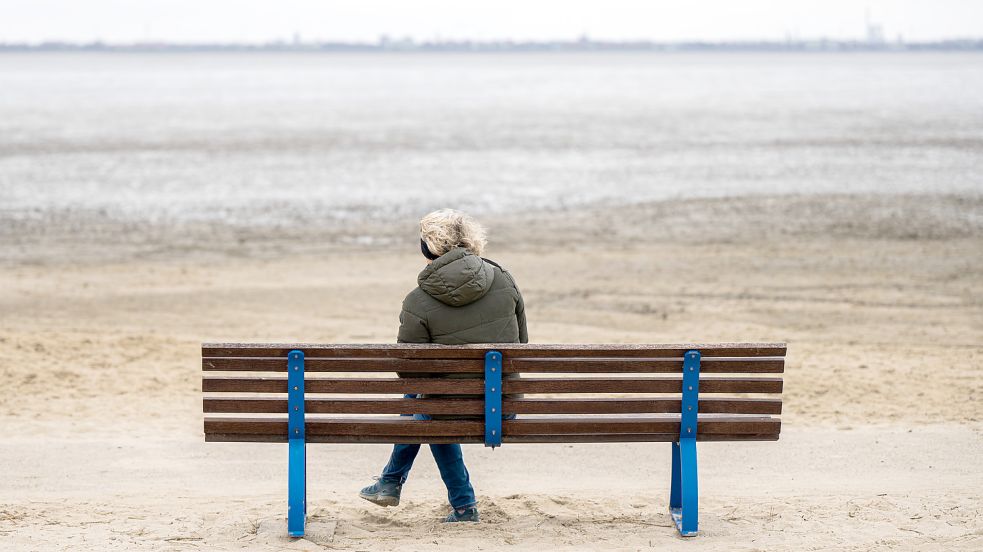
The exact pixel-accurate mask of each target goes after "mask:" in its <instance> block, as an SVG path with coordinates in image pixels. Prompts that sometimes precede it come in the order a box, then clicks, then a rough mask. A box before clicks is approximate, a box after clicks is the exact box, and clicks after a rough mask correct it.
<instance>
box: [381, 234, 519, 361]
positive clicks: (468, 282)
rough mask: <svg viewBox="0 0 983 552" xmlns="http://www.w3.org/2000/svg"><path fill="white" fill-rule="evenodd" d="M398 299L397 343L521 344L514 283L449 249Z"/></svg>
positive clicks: (488, 265)
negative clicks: (407, 292)
mask: <svg viewBox="0 0 983 552" xmlns="http://www.w3.org/2000/svg"><path fill="white" fill-rule="evenodd" d="M417 283H418V284H419V285H418V287H417V288H416V289H414V290H413V291H411V292H410V293H409V295H407V296H406V299H404V300H403V311H402V312H401V313H399V337H398V341H399V342H400V343H440V344H443V345H461V344H465V343H527V342H528V341H529V336H528V335H527V333H526V312H525V305H524V304H523V302H522V294H521V293H519V288H518V287H516V285H515V280H513V279H512V275H511V274H509V273H508V271H506V270H505V269H503V268H502V267H501V266H499V265H498V264H496V263H494V262H492V261H489V260H488V259H482V258H481V257H479V256H477V255H474V254H472V253H471V252H469V251H468V250H466V249H463V248H460V247H455V248H454V249H451V250H450V251H448V252H447V253H445V254H443V255H441V256H440V258H438V259H436V260H435V261H433V262H432V263H430V264H429V265H427V267H426V268H424V269H423V272H421V273H420V276H419V277H418V278H417Z"/></svg>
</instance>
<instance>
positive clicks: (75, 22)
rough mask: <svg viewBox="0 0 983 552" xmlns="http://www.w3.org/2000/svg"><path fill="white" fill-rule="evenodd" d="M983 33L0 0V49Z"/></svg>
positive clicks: (699, 0)
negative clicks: (58, 43)
mask: <svg viewBox="0 0 983 552" xmlns="http://www.w3.org/2000/svg"><path fill="white" fill-rule="evenodd" d="M867 10H869V12H870V15H871V18H872V20H873V21H875V22H877V23H879V24H881V25H883V27H884V32H885V35H886V37H887V38H889V39H891V40H893V39H894V38H896V37H897V35H899V34H901V35H903V36H904V38H905V40H909V41H913V40H937V39H944V38H956V37H961V38H965V37H983V0H928V1H927V0H893V1H892V0H869V1H862V0H861V1H857V0H675V1H670V0H659V1H657V0H330V1H329V0H275V1H274V0H139V1H138V0H0V42H40V41H45V40H68V41H91V40H103V41H107V42H134V41H146V40H154V41H157V40H160V41H171V42H265V41H269V40H276V39H282V40H290V39H291V38H292V37H293V36H294V34H295V33H298V34H299V35H300V36H301V37H302V38H303V39H304V40H335V41H371V42H374V41H376V40H378V38H379V36H380V35H383V34H386V35H389V36H394V37H402V36H410V37H413V38H415V39H418V40H423V39H433V38H442V39H460V38H474V39H517V40H523V39H534V40H549V39H571V38H576V37H578V36H580V35H582V34H587V35H589V36H590V37H592V38H598V39H614V40H629V39H649V40H656V41H672V40H706V41H720V40H735V39H736V40H741V39H771V40H782V39H784V38H785V37H786V36H787V35H789V34H791V35H792V36H796V37H800V38H817V37H822V36H825V37H829V38H839V39H852V38H860V37H862V36H864V33H865V30H864V29H865V27H864V17H865V11H867Z"/></svg>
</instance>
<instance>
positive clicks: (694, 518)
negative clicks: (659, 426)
mask: <svg viewBox="0 0 983 552" xmlns="http://www.w3.org/2000/svg"><path fill="white" fill-rule="evenodd" d="M699 410H700V352H699V351H687V352H686V354H685V355H683V400H682V412H681V416H680V424H679V442H678V443H673V444H672V481H671V483H670V487H669V513H670V515H671V516H672V521H673V522H675V524H676V529H677V530H678V531H679V534H680V535H682V536H684V537H692V536H695V535H696V531H697V528H698V526H699V515H700V514H699V485H698V478H697V471H696V429H697V428H696V424H697V413H698V412H699Z"/></svg>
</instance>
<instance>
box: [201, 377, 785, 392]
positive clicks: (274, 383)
mask: <svg viewBox="0 0 983 552" xmlns="http://www.w3.org/2000/svg"><path fill="white" fill-rule="evenodd" d="M304 388H305V392H306V393H351V394H358V393H402V394H458V395H461V394H477V395H480V394H483V393H484V391H485V389H484V381H483V380H480V379H441V378H336V379H307V380H305V382H304ZM202 391H204V392H206V393H207V392H247V393H286V392H287V378H286V377H283V376H254V377H236V376H205V377H204V378H202ZM504 391H505V393H528V394H536V393H681V392H682V376H666V377H652V378H617V379H611V378H522V379H512V380H506V381H505V382H504ZM781 392H782V379H781V378H706V379H704V378H701V379H700V393H781Z"/></svg>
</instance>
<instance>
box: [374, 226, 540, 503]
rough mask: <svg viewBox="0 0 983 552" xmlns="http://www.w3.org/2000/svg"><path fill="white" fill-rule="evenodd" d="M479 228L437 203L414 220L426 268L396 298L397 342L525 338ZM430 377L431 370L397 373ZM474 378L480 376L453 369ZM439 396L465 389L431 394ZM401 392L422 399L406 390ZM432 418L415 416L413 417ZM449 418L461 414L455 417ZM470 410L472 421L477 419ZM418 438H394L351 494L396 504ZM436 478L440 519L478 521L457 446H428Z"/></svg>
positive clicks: (515, 301) (516, 296) (520, 311)
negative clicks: (441, 498)
mask: <svg viewBox="0 0 983 552" xmlns="http://www.w3.org/2000/svg"><path fill="white" fill-rule="evenodd" d="M485 243H486V239H485V230H484V228H482V226H481V225H479V224H478V223H477V222H476V221H475V220H474V219H473V218H471V217H470V216H468V215H466V214H464V213H461V212H459V211H455V210H453V209H441V210H439V211H434V212H432V213H429V214H427V215H426V216H424V217H423V219H422V220H420V249H421V250H422V252H423V255H424V256H425V257H426V258H427V267H426V268H424V269H423V272H421V273H420V275H419V276H418V277H417V283H418V286H417V287H416V289H414V290H413V291H411V292H410V293H409V294H408V295H407V296H406V299H405V300H403V309H402V312H400V314H399V324H400V325H399V336H398V339H397V341H398V342H399V343H439V344H442V345H461V344H466V343H528V342H529V336H528V334H527V331H526V315H525V306H524V303H523V300H522V294H521V293H519V288H518V287H517V286H516V284H515V280H513V278H512V275H511V274H509V273H508V271H507V270H505V269H504V268H502V267H501V266H499V265H498V264H497V263H495V262H493V261H490V260H488V259H484V258H482V257H481V254H482V253H483V251H484V247H485ZM399 375H400V377H414V376H415V377H420V376H423V377H427V376H430V377H432V375H431V374H399ZM460 376H462V377H476V378H480V377H481V375H480V374H461V375H460ZM438 396H439V397H442V398H454V397H466V398H472V397H470V396H469V395H463V396H461V395H438ZM407 398H424V397H423V396H422V395H421V396H419V397H416V396H415V395H407ZM439 417H440V416H432V417H431V416H428V415H426V414H417V415H415V416H414V418H415V419H418V420H430V419H436V418H439ZM453 418H454V419H462V418H466V417H464V416H456V417H453ZM480 418H481V416H477V417H476V419H480ZM419 451H420V445H419V444H397V445H395V446H394V447H393V452H392V454H391V455H390V457H389V463H388V464H386V466H385V468H383V470H382V475H380V476H378V477H376V482H375V483H373V484H372V485H369V486H368V487H365V488H364V489H362V490H361V491H360V492H359V496H360V497H362V498H364V499H365V500H368V501H369V502H372V503H374V504H378V505H380V506H396V505H398V504H399V496H400V492H401V490H402V486H403V483H405V482H406V478H407V476H408V475H409V473H410V468H411V467H412V466H413V460H414V459H415V458H416V455H417V453H419ZM430 452H431V453H433V457H434V460H436V462H437V468H438V469H439V470H440V477H441V479H443V481H444V485H445V486H446V487H447V498H448V500H449V501H450V504H451V507H452V508H453V509H452V511H451V513H450V514H448V516H447V518H446V519H445V520H444V521H447V522H456V521H478V509H477V507H476V504H477V501H476V499H475V494H474V489H473V488H472V487H471V481H470V478H469V476H468V470H467V468H466V467H465V466H464V457H463V455H462V452H461V445H459V444H431V445H430Z"/></svg>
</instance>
